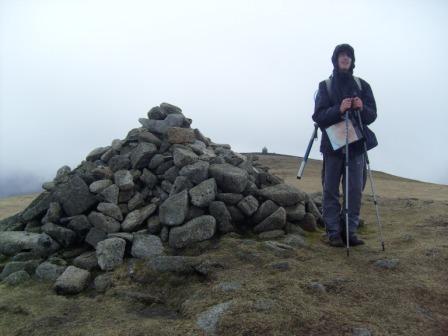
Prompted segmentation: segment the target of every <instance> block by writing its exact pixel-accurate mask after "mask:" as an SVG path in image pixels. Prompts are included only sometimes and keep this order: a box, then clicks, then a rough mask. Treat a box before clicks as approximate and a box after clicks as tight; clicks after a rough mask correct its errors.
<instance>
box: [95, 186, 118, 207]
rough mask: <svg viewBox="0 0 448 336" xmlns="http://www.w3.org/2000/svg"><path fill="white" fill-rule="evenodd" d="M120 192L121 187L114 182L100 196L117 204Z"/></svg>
mask: <svg viewBox="0 0 448 336" xmlns="http://www.w3.org/2000/svg"><path fill="white" fill-rule="evenodd" d="M119 193H120V189H119V188H118V186H117V185H116V184H112V185H111V186H110V187H107V188H106V189H104V190H103V191H102V192H101V194H100V196H101V197H102V198H103V199H104V200H105V201H107V202H109V203H113V204H117V203H118V195H119Z"/></svg>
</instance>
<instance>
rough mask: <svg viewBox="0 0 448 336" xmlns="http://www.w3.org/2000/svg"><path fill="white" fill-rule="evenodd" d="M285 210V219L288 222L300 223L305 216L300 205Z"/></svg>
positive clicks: (302, 205)
mask: <svg viewBox="0 0 448 336" xmlns="http://www.w3.org/2000/svg"><path fill="white" fill-rule="evenodd" d="M285 210H286V219H287V220H289V221H301V220H303V218H304V217H305V214H306V210H305V205H304V204H302V203H297V204H296V205H293V206H291V207H287V208H285Z"/></svg>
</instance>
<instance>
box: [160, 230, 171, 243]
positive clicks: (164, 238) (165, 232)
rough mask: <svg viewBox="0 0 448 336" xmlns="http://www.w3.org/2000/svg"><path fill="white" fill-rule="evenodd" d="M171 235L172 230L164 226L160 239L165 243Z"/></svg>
mask: <svg viewBox="0 0 448 336" xmlns="http://www.w3.org/2000/svg"><path fill="white" fill-rule="evenodd" d="M169 234H170V229H169V227H168V226H162V230H160V239H161V240H162V241H163V242H167V241H168V238H169Z"/></svg>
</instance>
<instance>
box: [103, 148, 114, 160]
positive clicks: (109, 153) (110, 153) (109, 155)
mask: <svg viewBox="0 0 448 336" xmlns="http://www.w3.org/2000/svg"><path fill="white" fill-rule="evenodd" d="M115 154H116V153H115V151H114V150H113V149H112V148H110V149H109V150H107V151H106V152H105V153H104V154H103V155H101V157H100V160H101V161H103V162H109V160H110V159H111V158H112V157H113V156H114V155H115Z"/></svg>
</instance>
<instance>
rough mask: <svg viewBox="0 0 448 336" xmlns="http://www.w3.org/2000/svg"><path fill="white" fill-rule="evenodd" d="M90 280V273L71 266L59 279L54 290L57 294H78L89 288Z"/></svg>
mask: <svg viewBox="0 0 448 336" xmlns="http://www.w3.org/2000/svg"><path fill="white" fill-rule="evenodd" d="M89 278H90V272H89V271H86V270H83V269H80V268H77V267H75V266H69V267H67V268H66V270H65V271H64V273H62V274H61V275H60V276H59V278H57V280H56V282H55V284H54V286H53V288H54V290H55V291H56V293H57V294H78V293H80V292H82V291H83V290H84V288H86V287H87V284H88V281H89Z"/></svg>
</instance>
